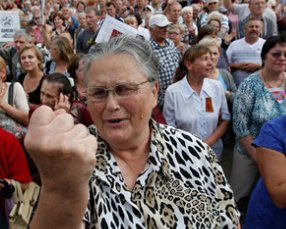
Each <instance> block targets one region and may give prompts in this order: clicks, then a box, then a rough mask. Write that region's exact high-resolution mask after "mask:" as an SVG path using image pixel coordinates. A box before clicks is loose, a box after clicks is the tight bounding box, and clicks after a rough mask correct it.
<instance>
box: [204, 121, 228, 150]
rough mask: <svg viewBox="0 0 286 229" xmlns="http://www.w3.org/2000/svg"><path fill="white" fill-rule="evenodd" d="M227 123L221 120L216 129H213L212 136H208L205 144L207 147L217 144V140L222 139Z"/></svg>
mask: <svg viewBox="0 0 286 229" xmlns="http://www.w3.org/2000/svg"><path fill="white" fill-rule="evenodd" d="M228 124H229V121H226V120H223V121H222V122H221V123H220V124H219V125H218V127H217V128H216V129H215V131H214V132H213V134H212V135H211V136H209V137H208V138H207V139H206V140H205V142H206V143H207V144H208V145H209V146H212V145H213V144H215V143H216V142H217V140H218V139H220V138H221V137H222V135H223V134H224V133H225V132H226V130H227V128H228Z"/></svg>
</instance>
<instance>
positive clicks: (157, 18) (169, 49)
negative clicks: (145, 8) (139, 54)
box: [149, 14, 180, 110]
mask: <svg viewBox="0 0 286 229" xmlns="http://www.w3.org/2000/svg"><path fill="white" fill-rule="evenodd" d="M170 24H171V22H169V21H168V19H167V17H166V16H164V15H162V14H157V15H153V16H152V17H151V18H150V21H149V30H150V35H151V38H150V44H151V47H152V48H153V50H154V52H155V54H156V56H157V57H158V58H159V60H160V72H159V84H160V90H159V98H158V107H159V109H161V110H162V108H163V103H164V97H165V91H166V89H167V87H168V86H169V85H170V84H171V83H172V77H173V75H174V73H175V71H176V69H177V67H178V65H179V61H180V54H179V52H178V50H177V48H176V47H175V45H174V43H173V41H171V40H170V39H167V32H168V31H167V27H168V26H169V25H170Z"/></svg>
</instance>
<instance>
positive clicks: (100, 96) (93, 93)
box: [87, 80, 154, 102]
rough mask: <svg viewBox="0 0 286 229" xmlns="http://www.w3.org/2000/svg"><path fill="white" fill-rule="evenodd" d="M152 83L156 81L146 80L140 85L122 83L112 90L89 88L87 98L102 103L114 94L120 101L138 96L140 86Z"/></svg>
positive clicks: (111, 88)
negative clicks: (110, 93) (110, 94)
mask: <svg viewBox="0 0 286 229" xmlns="http://www.w3.org/2000/svg"><path fill="white" fill-rule="evenodd" d="M152 82H154V80H146V81H144V82H141V83H138V84H136V83H122V84H117V85H115V86H113V87H110V88H106V87H96V86H95V87H89V88H87V96H88V98H89V99H90V100H91V101H93V102H101V101H105V100H106V99H107V97H108V95H109V92H112V93H113V94H114V95H115V96H116V97H117V98H118V99H124V98H128V97H131V96H134V95H136V94H137V93H138V90H139V89H140V87H139V86H141V85H143V84H146V83H152Z"/></svg>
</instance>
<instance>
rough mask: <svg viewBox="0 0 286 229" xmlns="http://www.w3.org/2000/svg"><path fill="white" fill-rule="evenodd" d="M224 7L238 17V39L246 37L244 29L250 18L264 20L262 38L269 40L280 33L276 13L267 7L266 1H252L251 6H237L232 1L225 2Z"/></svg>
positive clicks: (225, 0) (226, 0)
mask: <svg viewBox="0 0 286 229" xmlns="http://www.w3.org/2000/svg"><path fill="white" fill-rule="evenodd" d="M224 6H225V8H227V9H228V10H230V11H233V12H234V13H235V14H237V15H238V18H239V21H238V28H237V30H236V31H238V34H237V38H243V37H244V36H245V33H244V29H243V28H244V25H245V23H246V22H247V21H248V19H249V18H258V19H262V20H263V25H264V26H263V30H262V34H261V37H262V38H264V39H267V38H269V37H271V36H273V35H276V34H277V33H278V32H277V18H276V15H275V12H274V11H273V10H272V9H270V8H269V7H267V6H266V0H250V1H249V4H237V3H232V1H231V0H224Z"/></svg>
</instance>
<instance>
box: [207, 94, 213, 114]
mask: <svg viewBox="0 0 286 229" xmlns="http://www.w3.org/2000/svg"><path fill="white" fill-rule="evenodd" d="M206 112H214V108H213V103H212V98H211V97H206Z"/></svg>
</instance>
